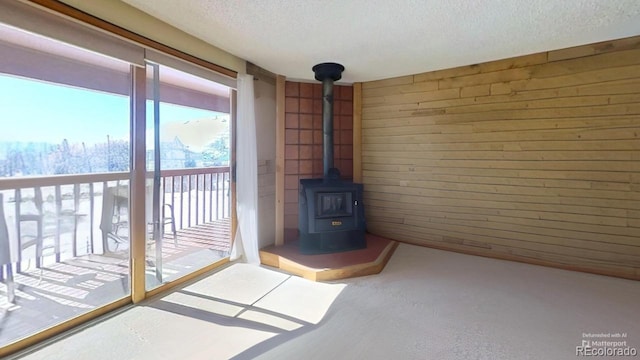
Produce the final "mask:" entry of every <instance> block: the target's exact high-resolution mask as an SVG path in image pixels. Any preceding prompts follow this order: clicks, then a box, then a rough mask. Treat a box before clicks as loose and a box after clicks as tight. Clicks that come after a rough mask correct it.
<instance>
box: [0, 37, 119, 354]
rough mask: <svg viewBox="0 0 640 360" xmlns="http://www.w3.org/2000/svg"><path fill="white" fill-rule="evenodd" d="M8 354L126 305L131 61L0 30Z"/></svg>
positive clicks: (1, 227) (2, 280)
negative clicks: (63, 326) (11, 346)
mask: <svg viewBox="0 0 640 360" xmlns="http://www.w3.org/2000/svg"><path fill="white" fill-rule="evenodd" d="M0 53H1V54H2V56H0V347H2V346H4V345H6V344H8V343H11V342H15V341H17V340H20V339H22V338H25V337H28V336H31V335H33V334H35V333H37V332H41V331H43V330H45V329H48V328H51V327H53V326H55V325H57V324H59V323H62V322H65V321H68V320H70V319H73V318H76V317H78V316H80V315H83V314H85V313H88V312H90V311H93V310H95V309H99V308H101V307H103V306H105V305H107V304H110V303H113V302H114V301H117V300H121V299H126V298H128V297H130V270H129V239H130V236H129V226H128V199H129V179H130V176H129V170H130V160H131V157H130V123H129V118H130V114H129V108H130V91H131V90H130V89H131V76H130V64H128V63H126V62H123V61H119V60H114V59H113V58H109V57H106V56H102V55H98V54H96V53H95V52H90V51H86V50H82V49H80V48H78V47H75V46H70V45H67V44H65V43H62V42H59V41H54V40H51V39H48V38H45V37H42V36H39V35H35V34H32V33H29V32H25V31H22V30H19V29H16V28H13V27H10V26H6V25H3V24H0Z"/></svg>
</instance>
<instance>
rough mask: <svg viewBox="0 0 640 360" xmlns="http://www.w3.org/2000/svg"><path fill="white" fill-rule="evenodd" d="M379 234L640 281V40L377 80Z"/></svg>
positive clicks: (366, 150) (372, 219) (372, 225)
mask: <svg viewBox="0 0 640 360" xmlns="http://www.w3.org/2000/svg"><path fill="white" fill-rule="evenodd" d="M362 104H363V105H362V129H363V130H362V131H363V138H362V140H363V153H362V168H363V182H364V184H365V206H366V214H367V226H368V230H369V231H370V232H372V233H374V234H378V235H382V236H386V237H390V238H393V239H398V240H404V241H407V242H412V243H416V244H422V245H426V246H432V247H437V248H443V249H448V250H455V251H462V252H468V253H473V254H479V255H485V256H492V257H499V258H506V259H512V260H520V261H526V262H531V263H537V264H542V265H551V266H558V267H564V268H570V269H575V270H581V271H588V272H595V273H602V274H609V275H614V276H621V277H627V278H633V279H640V138H639V137H640V37H634V38H627V39H620V40H616V41H610V42H605V43H598V44H592V45H588V46H581V47H577V48H571V49H564V50H558V51H550V52H545V53H539V54H533V55H528V56H523V57H518V58H512V59H505V60H500V61H494V62H489V63H483V64H478V65H472V66H465V67H459V68H455V69H447V70H442V71H435V72H429V73H424V74H418V75H412V76H404V77H399V78H393V79H387V80H381V81H374V82H367V83H363V85H362Z"/></svg>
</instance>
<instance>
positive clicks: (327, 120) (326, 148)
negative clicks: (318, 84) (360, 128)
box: [312, 63, 344, 179]
mask: <svg viewBox="0 0 640 360" xmlns="http://www.w3.org/2000/svg"><path fill="white" fill-rule="evenodd" d="M312 70H313V72H314V73H315V78H316V80H318V81H322V133H323V139H322V140H323V141H322V164H323V170H324V178H325V179H327V178H329V176H330V174H329V173H330V170H331V169H332V168H333V82H334V81H338V80H340V79H341V78H342V72H343V71H344V66H342V65H340V64H336V63H322V64H318V65H316V66H314V67H313V68H312Z"/></svg>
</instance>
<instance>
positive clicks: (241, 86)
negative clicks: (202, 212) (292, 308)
mask: <svg viewBox="0 0 640 360" xmlns="http://www.w3.org/2000/svg"><path fill="white" fill-rule="evenodd" d="M254 102H255V98H254V96H253V76H251V75H246V74H238V117H237V118H238V120H237V121H238V123H237V126H236V129H237V132H236V134H235V136H236V194H237V202H236V211H237V214H238V230H237V231H236V236H235V240H234V242H233V248H232V249H231V260H237V259H242V260H243V261H245V262H248V263H250V264H259V263H260V254H259V252H258V154H257V148H256V140H257V139H256V114H255V107H254Z"/></svg>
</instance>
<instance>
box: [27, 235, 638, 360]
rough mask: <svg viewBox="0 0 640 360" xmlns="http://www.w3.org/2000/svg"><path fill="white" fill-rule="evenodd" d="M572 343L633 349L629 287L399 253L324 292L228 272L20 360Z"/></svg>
mask: <svg viewBox="0 0 640 360" xmlns="http://www.w3.org/2000/svg"><path fill="white" fill-rule="evenodd" d="M618 333H619V334H620V337H619V338H615V336H616V334H618ZM600 334H604V335H609V336H611V337H609V338H594V337H591V336H596V335H598V336H599V335H600ZM623 335H625V336H626V337H624V338H623V337H622V336H623ZM583 340H587V341H589V345H592V349H598V348H599V347H600V345H602V344H601V343H594V342H592V341H593V340H598V341H603V340H606V341H614V340H615V341H617V342H621V341H625V342H626V344H625V345H624V347H630V348H635V349H638V350H639V351H640V282H636V281H630V280H623V279H617V278H611V277H604V276H598V275H591V274H583V273H577V272H570V271H563V270H558V269H551V268H544V267H539V266H532V265H526V264H520V263H514V262H507V261H501V260H494V259H487V258H481V257H474V256H468V255H462V254H456V253H450V252H444V251H439V250H433V249H427V248H422V247H416V246H411V245H406V244H401V245H400V246H399V247H398V249H397V250H396V253H395V254H394V255H393V257H392V259H391V261H390V262H389V264H388V265H387V267H386V268H385V269H384V271H383V272H382V273H381V274H379V275H373V276H367V277H362V278H355V279H349V280H343V281H336V282H333V283H313V282H310V281H307V280H304V279H301V278H297V277H292V276H289V275H287V274H284V273H280V272H277V271H273V270H271V269H267V268H261V267H255V266H250V265H245V264H232V265H231V266H229V267H226V268H225V269H222V270H221V271H218V272H216V273H214V274H212V275H209V276H207V277H206V278H203V279H201V280H199V281H197V282H194V283H192V284H190V285H187V286H185V287H184V288H182V289H179V290H177V291H175V292H173V293H171V294H169V295H166V296H164V297H162V298H158V299H153V300H152V301H149V302H148V303H146V304H144V305H141V306H135V307H130V308H127V309H125V310H123V311H119V312H118V314H116V315H113V316H110V317H109V318H107V319H103V320H102V321H100V322H96V323H94V324H91V325H90V326H86V327H84V328H83V329H80V330H77V331H74V332H73V333H72V334H69V335H67V336H65V337H62V338H60V339H58V340H57V341H55V342H51V343H49V344H47V345H46V346H44V347H40V348H36V349H32V351H31V352H30V353H28V354H23V357H21V359H24V360H36V359H47V360H51V359H93V360H100V359H254V358H257V359H332V360H336V359H438V360H442V359H576V358H579V357H576V346H581V345H583ZM609 347H615V348H618V347H622V345H621V344H618V343H617V344H616V345H615V346H612V345H611V346H609ZM591 358H594V357H591ZM595 358H598V359H603V358H607V357H595ZM610 358H620V357H610Z"/></svg>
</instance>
